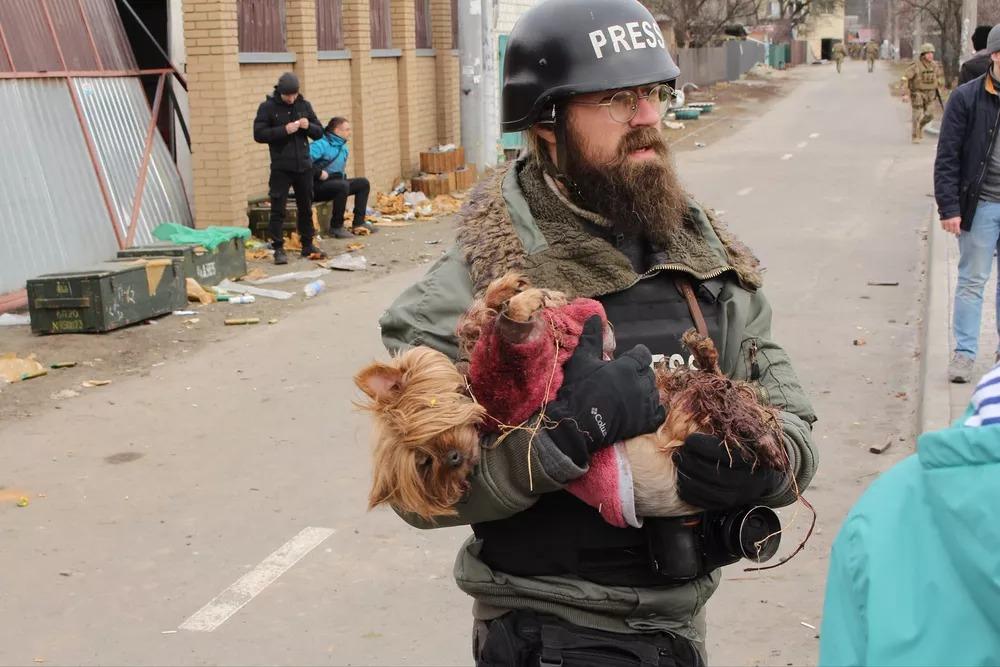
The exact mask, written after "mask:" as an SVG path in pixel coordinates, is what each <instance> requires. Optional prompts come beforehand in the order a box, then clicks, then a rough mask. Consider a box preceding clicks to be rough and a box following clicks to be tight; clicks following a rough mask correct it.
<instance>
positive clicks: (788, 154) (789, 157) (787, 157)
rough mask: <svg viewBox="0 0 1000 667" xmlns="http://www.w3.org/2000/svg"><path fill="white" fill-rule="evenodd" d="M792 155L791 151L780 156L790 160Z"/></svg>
mask: <svg viewBox="0 0 1000 667" xmlns="http://www.w3.org/2000/svg"><path fill="white" fill-rule="evenodd" d="M793 157H794V156H793V155H792V154H791V153H785V154H784V155H782V156H781V159H782V160H791V159H792V158H793Z"/></svg>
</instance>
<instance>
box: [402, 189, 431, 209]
mask: <svg viewBox="0 0 1000 667" xmlns="http://www.w3.org/2000/svg"><path fill="white" fill-rule="evenodd" d="M429 201H430V199H428V198H427V195H426V194H424V193H423V192H420V191H419V190H418V191H416V192H404V193H403V202H404V203H405V204H406V205H407V206H412V207H413V208H417V207H418V206H420V205H421V204H423V203H424V202H429Z"/></svg>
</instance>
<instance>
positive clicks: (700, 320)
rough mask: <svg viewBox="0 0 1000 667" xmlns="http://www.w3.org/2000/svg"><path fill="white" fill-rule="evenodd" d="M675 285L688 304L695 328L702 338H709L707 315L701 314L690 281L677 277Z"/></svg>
mask: <svg viewBox="0 0 1000 667" xmlns="http://www.w3.org/2000/svg"><path fill="white" fill-rule="evenodd" d="M674 285H676V286H677V291H679V292H680V293H681V295H682V296H683V297H684V300H685V301H686V302H687V307H688V310H689V311H691V319H692V320H693V321H694V327H695V329H697V330H698V333H700V334H701V335H702V336H708V323H707V322H705V314H704V313H702V312H701V306H700V305H699V304H698V297H697V296H695V293H694V288H693V287H691V283H690V281H688V280H687V279H686V278H681V277H679V276H678V277H677V278H675V279H674Z"/></svg>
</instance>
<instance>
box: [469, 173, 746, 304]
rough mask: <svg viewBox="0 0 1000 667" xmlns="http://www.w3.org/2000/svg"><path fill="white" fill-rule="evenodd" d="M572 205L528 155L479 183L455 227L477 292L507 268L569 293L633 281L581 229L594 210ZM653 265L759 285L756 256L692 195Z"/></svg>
mask: <svg viewBox="0 0 1000 667" xmlns="http://www.w3.org/2000/svg"><path fill="white" fill-rule="evenodd" d="M573 208H574V207H570V206H567V205H566V203H565V200H564V198H562V197H560V196H558V194H557V192H554V191H553V189H552V187H550V185H549V184H548V183H546V180H545V178H544V176H543V171H542V169H541V168H540V167H539V166H538V165H537V163H536V162H534V161H533V160H531V159H530V158H528V159H522V160H519V161H517V162H515V163H514V165H508V166H506V167H503V168H501V169H499V170H498V171H497V172H496V173H495V174H493V175H492V176H491V177H489V178H487V179H485V180H484V181H483V182H482V183H480V184H479V185H478V186H477V187H476V188H475V189H474V190H473V192H472V194H471V195H470V196H469V200H468V201H467V202H466V204H465V206H464V207H463V209H462V212H461V216H462V220H461V222H460V223H459V232H458V244H459V247H460V248H461V249H462V251H463V253H464V255H465V259H466V262H467V263H468V265H469V270H470V273H471V275H472V279H473V283H474V285H475V289H476V292H477V294H478V293H482V291H483V290H485V289H486V286H487V285H488V284H489V283H490V282H491V281H492V280H494V279H496V278H499V277H500V276H502V275H504V274H505V273H507V272H509V271H519V272H521V273H523V274H525V275H526V276H527V277H528V279H529V280H530V281H531V282H532V283H533V284H535V285H539V286H542V287H546V288H548V289H556V290H559V291H562V292H565V293H567V294H570V295H573V296H584V297H597V296H602V295H604V294H610V293H613V292H618V291H621V290H624V289H627V288H628V287H630V286H631V285H633V284H635V283H636V282H637V281H638V280H639V279H640V276H639V275H638V274H637V273H636V272H635V271H634V270H633V268H632V265H631V263H630V262H629V260H628V259H627V258H626V257H625V255H623V254H622V253H621V252H619V251H618V250H617V249H616V248H615V247H614V246H613V245H612V244H611V243H609V242H608V241H607V240H605V239H604V238H602V237H601V236H600V235H596V234H594V233H592V232H591V231H589V230H588V229H587V225H588V224H590V225H593V224H595V221H594V220H593V215H594V214H592V213H590V212H584V213H585V215H583V216H581V215H580V212H579V211H574V210H573ZM655 264H656V266H662V267H663V268H666V269H674V270H678V271H684V272H686V273H689V274H691V275H692V276H694V277H695V278H698V279H699V280H705V279H708V278H712V277H715V276H718V275H722V274H724V273H727V272H732V273H734V274H735V275H736V277H737V278H738V279H739V281H740V283H741V285H742V286H743V287H744V288H746V289H749V290H755V289H757V288H759V287H760V286H761V284H762V279H761V272H760V269H759V262H758V260H757V258H756V257H754V255H753V254H752V253H751V252H750V250H749V249H748V248H747V247H746V246H745V245H743V244H742V243H741V242H740V241H739V240H738V239H736V238H735V237H734V236H733V235H732V234H730V233H729V232H728V230H726V229H725V227H724V226H723V225H722V223H721V222H719V221H718V220H717V219H715V217H714V216H713V215H712V214H711V212H710V211H708V210H707V209H703V208H702V207H701V206H700V205H698V204H697V203H696V202H694V201H693V200H691V201H690V203H689V209H688V215H687V216H686V218H685V223H684V225H683V226H682V227H681V228H680V229H679V230H678V233H677V234H676V235H675V236H674V237H672V239H671V242H670V244H669V247H665V248H662V249H657V252H656V254H655ZM654 268H655V267H654Z"/></svg>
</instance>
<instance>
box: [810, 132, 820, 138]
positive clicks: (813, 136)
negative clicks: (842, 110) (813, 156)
mask: <svg viewBox="0 0 1000 667" xmlns="http://www.w3.org/2000/svg"><path fill="white" fill-rule="evenodd" d="M809 138H810V139H819V132H813V133H812V134H810V135H809Z"/></svg>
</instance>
